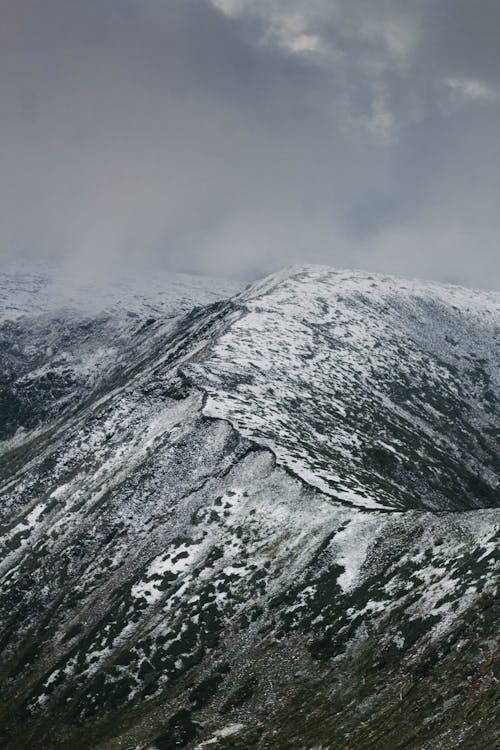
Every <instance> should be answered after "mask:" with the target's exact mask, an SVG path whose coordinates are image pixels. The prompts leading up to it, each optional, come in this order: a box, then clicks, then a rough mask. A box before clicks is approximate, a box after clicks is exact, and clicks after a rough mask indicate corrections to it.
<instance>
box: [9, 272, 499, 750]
mask: <svg viewBox="0 0 500 750" xmlns="http://www.w3.org/2000/svg"><path fill="white" fill-rule="evenodd" d="M148 289H149V291H146V292H145V291H143V290H140V291H138V290H137V287H133V286H127V285H125V284H124V285H122V286H115V287H113V291H112V293H111V292H110V293H106V294H104V296H103V295H101V296H100V297H99V301H98V304H97V303H96V302H95V295H94V296H93V303H92V305H89V304H87V302H86V300H87V296H88V294H87V293H85V294H82V295H80V296H77V297H74V296H73V297H72V298H71V299H66V300H65V301H64V305H61V304H54V298H55V297H56V298H57V299H59V298H60V295H59V294H56V293H55V290H54V287H53V286H51V285H50V284H49V283H48V281H47V280H46V279H45V278H44V277H43V274H42V275H39V276H37V277H33V276H29V275H28V274H17V275H8V274H4V275H3V276H2V277H1V278H0V292H1V295H0V311H1V314H2V315H3V318H2V319H1V321H0V347H1V349H0V351H1V362H0V364H1V376H0V377H1V380H0V439H1V440H2V442H0V544H1V549H2V551H1V553H0V639H1V657H0V658H1V661H0V670H1V677H2V679H1V688H0V741H1V745H2V747H4V748H6V750H24V748H26V749H28V748H29V749H30V750H31V749H32V748H40V750H51V749H52V748H53V749H54V750H56V749H59V748H61V749H63V748H64V749H65V748H68V749H69V748H71V750H87V749H89V750H90V748H92V749H94V748H97V749H99V750H115V749H116V750H117V749H118V748H122V749H126V750H154V748H157V749H159V750H170V748H187V749H188V750H194V749H195V748H197V749H198V748H199V749H200V750H201V749H205V748H210V749H211V748H214V750H217V749H219V748H220V749H221V750H222V749H223V748H233V750H247V749H249V750H251V749H252V748H255V749H256V750H261V749H262V750H264V749H266V750H267V749H272V750H288V749H289V748H290V749H292V750H299V749H302V748H307V750H312V749H313V748H318V749H319V748H325V749H328V750H330V749H331V750H365V748H366V749H368V748H370V749H371V748H374V749H375V750H396V749H398V748H401V749H403V748H405V749H408V748H411V749H415V750H417V749H419V750H435V749H436V748H439V749H440V750H455V749H456V748H464V749H466V748H467V749H469V748H470V749H471V750H480V749H481V750H483V749H484V750H490V749H492V748H495V747H497V746H498V744H499V741H500V702H499V689H498V688H499V683H498V681H499V679H500V654H499V642H498V630H499V627H498V623H499V616H500V612H499V604H498V583H499V560H498V541H499V518H500V511H499V508H500V488H499V481H500V453H499V436H500V435H499V433H500V400H499V399H500V388H499V385H500V294H496V293H487V292H479V291H472V290H466V289H463V288H460V287H453V286H443V285H438V284H432V283H424V282H413V281H407V280H403V279H396V278H392V277H384V276H379V275H373V274H367V273H362V272H345V271H335V270H333V269H329V268H324V267H315V266H306V267H294V268H291V269H287V270H285V271H283V272H281V273H278V274H275V275H273V276H270V277H268V278H266V279H264V280H263V281H260V282H257V283H255V284H253V285H251V286H249V287H248V288H246V289H241V288H238V286H237V285H235V284H230V283H228V284H226V283H222V282H215V281H210V280H203V279H192V278H190V277H183V276H171V277H169V278H168V279H162V280H161V282H160V281H158V282H157V284H156V286H155V287H154V290H151V287H148Z"/></svg>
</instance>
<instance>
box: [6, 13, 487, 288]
mask: <svg viewBox="0 0 500 750" xmlns="http://www.w3.org/2000/svg"><path fill="white" fill-rule="evenodd" d="M499 30H500V6H499V5H498V2H496V0H476V2H474V3H470V2H469V1H468V0H440V2H439V3H436V2H434V1H433V0H422V1H421V2H419V3H411V4H410V3H406V2H403V1H402V0H385V1H384V0H376V2H374V0H309V2H307V3H305V2H302V1H301V2H299V1H298V0H286V2H285V0H217V1H215V0H214V1H213V2H211V1H210V0H106V1H105V2H103V0H85V2H78V1H77V0H44V2H41V1H40V0H3V3H2V9H1V10H0V257H3V258H7V257H8V256H9V255H18V254H19V253H27V254H31V255H32V256H33V255H43V254H51V255H53V256H55V257H57V258H59V259H60V260H61V262H62V263H64V264H66V265H67V266H68V267H70V268H73V269H76V271H77V272H79V273H89V272H90V270H92V269H94V270H95V272H96V273H98V274H102V273H106V272H110V273H112V272H113V270H114V268H116V266H117V265H120V266H121V265H123V264H126V265H133V266H137V265H138V266H139V267H140V266H141V265H142V264H144V265H150V264H153V265H154V264H159V265H162V266H166V267H169V268H174V269H178V270H188V271H196V272H200V273H211V274H220V275H230V276H244V277H249V276H250V277H251V276H252V275H256V274H259V273H263V272H266V271H270V270H274V269H275V268H278V267H280V266H282V265H285V264H288V263H292V262H320V263H328V264H332V265H340V266H357V267H365V268H371V269H374V270H382V271H393V272H396V273H407V274H413V275H420V276H427V277H433V278H438V279H444V280H452V281H462V282H465V283H469V284H476V285H481V286H493V287H496V288H499V287H500V261H499V259H498V251H497V246H498V240H497V238H498V236H499V233H500V218H499V211H498V205H499V197H500V195H499V193H500V189H499V178H498V166H499V163H500V160H499V157H500V129H499V128H498V122H499V115H500V31H499Z"/></svg>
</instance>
